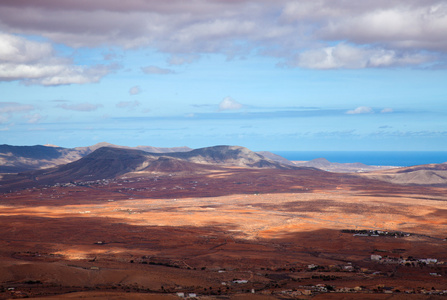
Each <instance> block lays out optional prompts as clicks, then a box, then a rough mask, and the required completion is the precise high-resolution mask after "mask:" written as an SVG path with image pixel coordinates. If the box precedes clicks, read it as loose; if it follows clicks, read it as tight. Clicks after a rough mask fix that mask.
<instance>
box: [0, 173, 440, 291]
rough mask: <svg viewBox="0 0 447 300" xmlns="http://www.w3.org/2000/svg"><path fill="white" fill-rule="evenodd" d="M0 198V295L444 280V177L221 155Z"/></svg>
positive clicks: (411, 284) (393, 285) (403, 285)
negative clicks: (264, 165) (422, 178)
mask: <svg viewBox="0 0 447 300" xmlns="http://www.w3.org/2000/svg"><path fill="white" fill-rule="evenodd" d="M0 197H1V203H0V206H1V209H0V211H1V214H0V223H1V227H2V228H3V230H2V231H1V233H0V243H1V247H0V249H1V250H0V261H1V264H0V274H1V275H0V298H2V299H8V298H20V297H36V298H38V299H39V298H47V297H50V298H51V297H58V298H83V297H87V298H96V299H121V298H120V297H123V295H125V297H126V299H127V298H129V299H146V298H147V299H157V298H158V299H179V298H187V297H190V298H199V299H218V298H219V299H222V298H223V299H225V298H231V299H296V298H298V299H310V298H312V299H356V298H358V297H360V298H362V299H425V298H426V297H428V296H430V297H432V298H430V299H436V298H433V297H440V299H441V298H444V296H445V293H446V292H445V291H446V290H447V280H446V276H447V264H446V263H445V262H446V261H447V253H446V252H445V246H446V243H447V242H446V241H445V238H446V237H447V235H446V233H447V221H446V218H445V216H446V201H447V196H446V189H445V188H444V187H431V186H402V185H396V184H391V183H386V182H383V181H377V180H371V179H368V178H363V177H358V176H352V175H349V174H335V173H329V172H323V171H319V170H315V169H289V170H280V169H259V168H246V167H237V166H219V167H216V168H211V169H208V170H206V169H200V170H198V171H197V172H191V170H188V171H183V172H155V171H137V172H130V173H126V174H124V175H120V176H117V177H115V178H109V179H105V178H104V179H95V180H87V181H81V180H79V181H72V182H71V183H62V182H60V183H59V182H58V183H53V184H51V185H43V186H36V187H28V188H26V189H17V190H14V191H8V192H4V193H3V194H1V196H0ZM356 230H357V231H359V232H363V231H364V230H378V231H383V232H399V234H394V233H393V234H390V235H377V234H372V235H371V234H370V235H368V234H367V235H361V234H355V233H356V232H357V231H356ZM379 256H380V259H378V257H379ZM427 259H432V260H427ZM443 295H444V296H443ZM390 297H392V298H390Z"/></svg>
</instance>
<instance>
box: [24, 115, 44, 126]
mask: <svg viewBox="0 0 447 300" xmlns="http://www.w3.org/2000/svg"><path fill="white" fill-rule="evenodd" d="M44 118H45V117H44V116H42V115H41V114H31V115H26V116H25V119H27V122H28V123H29V124H37V123H39V122H40V121H41V120H43V119H44Z"/></svg>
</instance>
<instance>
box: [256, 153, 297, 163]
mask: <svg viewBox="0 0 447 300" xmlns="http://www.w3.org/2000/svg"><path fill="white" fill-rule="evenodd" d="M256 153H258V154H260V155H262V156H264V157H265V158H268V159H271V160H273V161H276V162H279V163H281V164H284V165H291V166H293V165H294V163H293V161H290V160H288V159H286V158H284V157H282V156H279V155H278V154H275V153H272V152H269V151H258V152H256Z"/></svg>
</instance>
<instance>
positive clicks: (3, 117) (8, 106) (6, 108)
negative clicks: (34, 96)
mask: <svg viewBox="0 0 447 300" xmlns="http://www.w3.org/2000/svg"><path fill="white" fill-rule="evenodd" d="M33 110H35V107H34V106H33V105H29V104H20V103H17V102H0V124H4V123H8V122H9V121H10V119H11V118H12V117H13V116H14V115H15V114H22V113H28V112H30V111H33Z"/></svg>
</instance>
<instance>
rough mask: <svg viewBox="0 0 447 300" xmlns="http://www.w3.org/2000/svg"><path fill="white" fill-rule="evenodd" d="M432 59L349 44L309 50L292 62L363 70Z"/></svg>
mask: <svg viewBox="0 0 447 300" xmlns="http://www.w3.org/2000/svg"><path fill="white" fill-rule="evenodd" d="M431 59H432V58H431V57H430V56H429V55H426V54H417V53H415V54H404V53H397V52H396V51H394V50H386V49H381V48H363V47H362V48H359V47H354V46H351V45H348V44H344V43H341V44H338V45H336V46H331V47H325V48H322V49H313V50H307V51H304V52H302V53H300V54H298V55H297V57H296V58H295V60H294V61H292V62H291V64H292V65H294V66H299V67H304V68H310V69H340V68H343V69H361V68H379V67H391V66H405V65H419V64H422V63H425V62H428V61H430V60H431Z"/></svg>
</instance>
